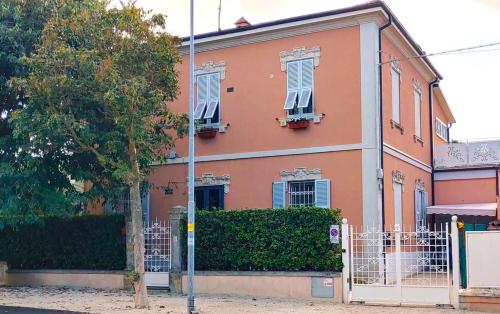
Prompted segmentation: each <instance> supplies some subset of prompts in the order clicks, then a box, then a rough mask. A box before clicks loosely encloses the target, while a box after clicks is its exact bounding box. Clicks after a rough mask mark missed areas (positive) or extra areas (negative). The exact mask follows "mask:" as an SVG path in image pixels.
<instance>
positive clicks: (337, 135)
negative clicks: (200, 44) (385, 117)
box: [170, 27, 361, 156]
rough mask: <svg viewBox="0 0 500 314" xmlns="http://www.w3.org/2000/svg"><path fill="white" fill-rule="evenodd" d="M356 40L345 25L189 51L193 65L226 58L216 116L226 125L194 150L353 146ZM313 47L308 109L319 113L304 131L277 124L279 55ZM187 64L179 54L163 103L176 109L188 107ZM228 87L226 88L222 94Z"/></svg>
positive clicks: (183, 150)
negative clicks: (174, 86) (175, 79)
mask: <svg viewBox="0 0 500 314" xmlns="http://www.w3.org/2000/svg"><path fill="white" fill-rule="evenodd" d="M359 41H360V39H359V27H349V28H342V29H337V30H332V31H325V32H320V33H313V34H308V35H301V36H296V37H290V38H284V39H276V40H272V41H266V42H260V43H255V44H247V45H242V46H237V47H231V48H225V49H218V50H215V51H208V52H201V53H197V54H196V55H195V62H196V65H201V64H203V63H206V62H208V61H213V62H220V61H224V62H225V63H226V78H225V79H223V80H222V81H221V101H220V105H221V121H222V123H229V124H230V126H229V127H228V128H227V131H226V132H225V133H219V134H218V135H217V136H216V138H214V139H210V140H200V139H198V138H197V139H196V155H213V154H225V153H236V152H251V151H261V150H273V149H286V148H301V147H312V146H324V145H339V144H352V143H360V142H361V106H360V97H361V96H360V62H359V60H360V57H359V56H360V51H359V45H360V44H359ZM317 46H319V47H320V49H321V56H320V59H319V66H318V67H316V68H315V69H314V111H315V113H316V114H324V118H323V119H322V120H321V123H318V124H316V123H311V125H310V126H309V128H308V129H305V130H300V131H293V130H290V129H288V128H286V127H281V126H280V125H279V123H278V121H277V120H276V119H277V118H285V117H286V113H285V111H284V110H283V104H284V101H285V98H286V72H284V71H281V63H280V52H282V51H292V49H294V48H296V47H306V48H311V47H317ZM188 66H189V62H188V58H187V57H183V62H182V64H181V65H180V66H179V67H178V70H179V74H180V80H179V84H180V95H179V97H178V99H177V100H176V101H175V102H173V103H172V104H170V108H171V109H172V110H173V111H176V112H187V110H188V87H189V86H188V83H189V75H188V73H189V72H188V71H189V68H188ZM228 87H233V88H234V92H232V93H228V92H227V91H226V90H227V88H228ZM175 150H176V152H177V153H178V154H179V155H180V156H186V155H187V140H186V139H183V140H180V141H178V142H177V143H176V148H175Z"/></svg>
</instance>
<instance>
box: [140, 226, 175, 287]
mask: <svg viewBox="0 0 500 314" xmlns="http://www.w3.org/2000/svg"><path fill="white" fill-rule="evenodd" d="M144 269H145V272H146V273H145V280H146V285H147V286H148V287H168V283H169V270H170V223H169V222H168V221H162V220H158V219H155V220H154V221H145V222H144Z"/></svg>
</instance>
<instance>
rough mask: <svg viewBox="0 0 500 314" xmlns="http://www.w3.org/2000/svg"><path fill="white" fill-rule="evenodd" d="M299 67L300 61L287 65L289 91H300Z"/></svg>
mask: <svg viewBox="0 0 500 314" xmlns="http://www.w3.org/2000/svg"><path fill="white" fill-rule="evenodd" d="M299 65H300V63H299V62H298V61H293V62H288V63H287V84H288V85H287V86H288V91H291V90H297V89H299Z"/></svg>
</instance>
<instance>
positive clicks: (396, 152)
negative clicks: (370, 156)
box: [384, 143, 432, 173]
mask: <svg viewBox="0 0 500 314" xmlns="http://www.w3.org/2000/svg"><path fill="white" fill-rule="evenodd" d="M384 153H387V154H389V155H391V156H393V157H396V158H398V159H399V160H402V161H404V162H406V163H408V164H410V165H412V166H415V167H417V168H420V169H422V170H424V171H426V172H428V173H431V172H432V171H431V169H432V168H431V166H430V165H428V164H426V163H424V162H422V161H420V160H418V159H416V158H415V157H412V156H410V155H408V154H406V153H404V152H402V151H400V150H399V149H396V148H395V147H393V146H391V145H389V144H387V143H384Z"/></svg>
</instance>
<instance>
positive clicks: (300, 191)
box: [273, 179, 330, 208]
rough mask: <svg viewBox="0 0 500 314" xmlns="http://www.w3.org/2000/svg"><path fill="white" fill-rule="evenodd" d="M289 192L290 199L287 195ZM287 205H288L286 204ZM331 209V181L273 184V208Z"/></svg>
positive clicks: (280, 182)
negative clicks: (312, 207)
mask: <svg viewBox="0 0 500 314" xmlns="http://www.w3.org/2000/svg"><path fill="white" fill-rule="evenodd" d="M286 190H287V191H288V198H286V193H287V191H286ZM286 203H287V204H286ZM287 205H288V206H291V207H307V206H316V207H321V208H329V207H330V180H328V179H317V180H303V181H288V182H286V181H277V182H273V208H285V207H286V206H287Z"/></svg>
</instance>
